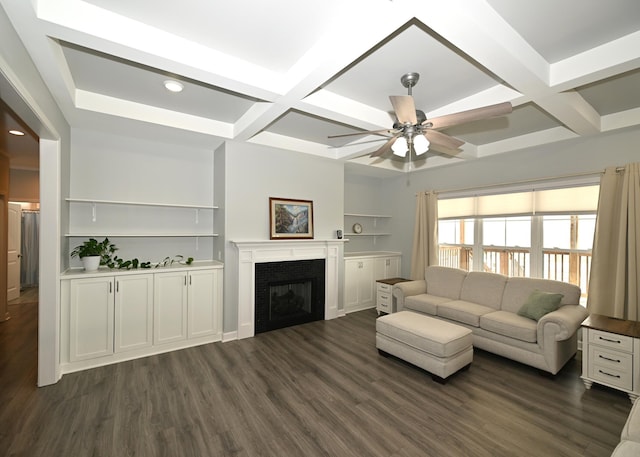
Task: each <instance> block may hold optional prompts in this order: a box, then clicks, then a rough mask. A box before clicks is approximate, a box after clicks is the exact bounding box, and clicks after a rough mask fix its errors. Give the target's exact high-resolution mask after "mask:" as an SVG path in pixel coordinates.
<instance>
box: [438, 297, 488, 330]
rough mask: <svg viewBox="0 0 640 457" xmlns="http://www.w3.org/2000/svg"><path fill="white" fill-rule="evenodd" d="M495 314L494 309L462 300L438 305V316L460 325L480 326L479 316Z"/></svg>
mask: <svg viewBox="0 0 640 457" xmlns="http://www.w3.org/2000/svg"><path fill="white" fill-rule="evenodd" d="M492 312H495V309H494V308H491V307H489V306H484V305H479V304H478V303H471V302H468V301H464V300H452V301H448V302H444V303H441V304H439V305H438V316H441V317H444V318H445V319H450V320H452V321H457V322H460V323H462V324H467V325H472V326H474V327H479V326H480V316H482V315H484V314H487V313H492Z"/></svg>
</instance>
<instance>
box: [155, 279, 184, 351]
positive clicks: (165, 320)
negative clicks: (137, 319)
mask: <svg viewBox="0 0 640 457" xmlns="http://www.w3.org/2000/svg"><path fill="white" fill-rule="evenodd" d="M153 303H154V305H153V306H154V310H153V311H154V312H153V342H154V344H161V343H170V342H173V341H180V340H184V339H186V338H187V273H186V272H172V273H156V274H155V279H154V281H153Z"/></svg>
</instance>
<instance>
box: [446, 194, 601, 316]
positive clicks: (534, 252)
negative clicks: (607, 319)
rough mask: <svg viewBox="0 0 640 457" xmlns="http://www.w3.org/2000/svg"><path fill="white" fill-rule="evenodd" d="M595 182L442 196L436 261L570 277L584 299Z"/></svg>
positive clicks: (538, 275) (559, 278) (503, 271)
mask: <svg viewBox="0 0 640 457" xmlns="http://www.w3.org/2000/svg"><path fill="white" fill-rule="evenodd" d="M598 188H599V186H583V187H574V188H562V189H551V190H549V189H546V190H542V191H532V192H528V193H526V192H520V193H510V194H499V195H490V196H480V197H463V198H453V199H449V200H444V199H442V200H440V201H439V202H438V212H439V214H440V217H441V219H440V220H439V221H438V222H439V223H438V240H439V244H440V250H439V255H440V258H439V262H440V265H443V266H449V267H455V268H461V269H464V270H467V271H488V272H494V273H500V274H504V275H507V276H522V277H536V278H545V279H554V280H557V281H563V282H569V283H571V284H576V285H578V286H579V287H580V289H581V290H582V300H581V301H582V302H583V303H584V302H585V301H586V296H587V292H588V284H589V273H590V271H591V248H592V243H593V235H594V231H595V221H596V214H595V211H596V207H597V200H598ZM441 209H442V211H441ZM456 216H457V217H456Z"/></svg>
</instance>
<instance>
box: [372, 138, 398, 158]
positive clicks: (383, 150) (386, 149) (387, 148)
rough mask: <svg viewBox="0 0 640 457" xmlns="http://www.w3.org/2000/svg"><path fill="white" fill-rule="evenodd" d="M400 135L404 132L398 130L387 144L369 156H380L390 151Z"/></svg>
mask: <svg viewBox="0 0 640 457" xmlns="http://www.w3.org/2000/svg"><path fill="white" fill-rule="evenodd" d="M400 135H402V132H398V133H396V134H395V135H393V136H392V137H391V138H389V140H388V141H387V142H386V143H385V144H383V145H382V146H381V147H380V149H378V150H377V151H373V152H372V153H371V155H370V156H369V157H380V156H381V155H384V154H386V153H387V152H389V151H390V150H391V145H392V144H393V142H394V141H395V140H396V138H398V137H399V136H400Z"/></svg>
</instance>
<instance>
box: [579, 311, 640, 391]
mask: <svg viewBox="0 0 640 457" xmlns="http://www.w3.org/2000/svg"><path fill="white" fill-rule="evenodd" d="M582 329H583V332H582V376H581V378H582V381H583V382H584V385H585V387H586V388H587V389H590V388H591V385H592V384H593V383H594V382H595V383H598V384H602V385H604V386H608V387H611V388H614V389H618V390H621V391H623V392H626V393H627V395H629V399H630V400H631V402H632V403H633V402H634V401H635V400H636V398H638V396H640V322H636V321H627V320H624V319H614V318H611V317H607V316H602V315H599V314H592V315H590V316H589V317H588V318H587V319H585V321H584V322H583V323H582Z"/></svg>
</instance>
